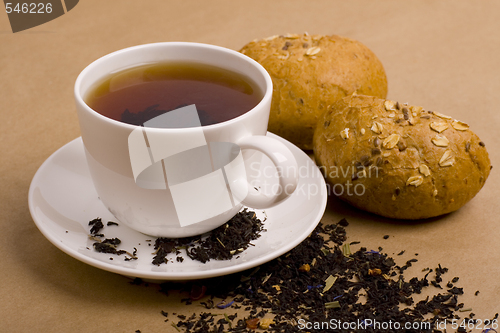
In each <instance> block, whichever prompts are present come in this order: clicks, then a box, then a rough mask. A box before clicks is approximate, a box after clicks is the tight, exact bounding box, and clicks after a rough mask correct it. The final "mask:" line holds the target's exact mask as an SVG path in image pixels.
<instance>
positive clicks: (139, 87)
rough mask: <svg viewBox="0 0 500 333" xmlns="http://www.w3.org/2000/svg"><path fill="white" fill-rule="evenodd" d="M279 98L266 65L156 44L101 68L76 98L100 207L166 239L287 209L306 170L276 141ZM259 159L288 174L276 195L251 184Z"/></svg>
mask: <svg viewBox="0 0 500 333" xmlns="http://www.w3.org/2000/svg"><path fill="white" fill-rule="evenodd" d="M272 90H273V87H272V81H271V78H270V76H269V74H268V73H267V72H266V70H265V69H264V68H263V67H262V66H261V65H260V64H258V63H257V62H255V61H254V60H252V59H250V58H249V57H247V56H245V55H243V54H241V53H239V52H236V51H233V50H230V49H226V48H223V47H218V46H214V45H208V44H200V43H188V42H165V43H153V44H146V45H140V46H134V47H130V48H127V49H123V50H120V51H116V52H114V53H111V54H108V55H106V56H104V57H102V58H100V59H98V60H96V61H94V62H93V63H91V64H90V65H89V66H87V67H86V68H85V69H84V70H83V71H82V72H81V73H80V75H79V76H78V78H77V80H76V83H75V90H74V94H75V101H76V108H77V114H78V120H79V124H80V130H81V135H82V140H83V144H84V148H85V155H86V158H87V163H88V167H89V170H90V174H91V177H92V180H93V183H94V186H95V188H96V191H97V194H98V195H99V198H100V200H101V201H102V202H103V204H104V205H105V206H106V207H107V208H108V210H109V211H110V212H111V213H112V214H113V215H114V216H115V217H116V218H117V219H118V220H119V221H120V222H121V223H123V224H126V225H127V226H129V227H130V228H132V229H135V230H137V231H139V232H142V233H145V234H148V235H152V236H161V237H187V236H192V235H198V234H202V233H204V232H207V231H210V230H212V229H214V228H216V227H218V226H220V225H222V224H224V223H225V222H227V221H228V220H230V219H231V217H233V216H234V215H235V214H237V212H238V211H239V210H241V208H242V207H243V206H247V207H250V208H255V209H265V208H269V207H272V206H274V205H276V204H279V203H280V202H282V201H283V200H285V199H286V198H287V197H288V196H289V195H290V194H291V193H293V191H294V190H295V188H296V186H297V182H298V172H297V169H298V166H297V162H296V160H295V158H294V156H293V154H292V153H291V151H290V150H289V149H288V148H287V147H286V146H285V145H284V144H283V143H282V142H280V141H278V140H276V139H274V138H272V137H269V136H266V133H267V124H268V120H269V111H270V105H271V97H272ZM256 152H258V153H256ZM256 154H257V155H258V154H260V155H261V156H267V158H269V159H270V160H271V161H272V162H273V164H274V166H275V168H276V170H279V172H277V173H276V174H277V175H278V182H279V187H278V190H277V191H275V193H271V194H269V193H262V192H260V191H259V190H258V189H257V188H255V187H254V186H252V184H251V182H250V181H249V178H248V174H249V172H250V170H249V168H248V161H249V160H251V159H252V158H253V157H255V155H256ZM252 156H253V157H252Z"/></svg>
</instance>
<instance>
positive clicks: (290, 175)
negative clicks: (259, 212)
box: [237, 135, 299, 209]
mask: <svg viewBox="0 0 500 333" xmlns="http://www.w3.org/2000/svg"><path fill="white" fill-rule="evenodd" d="M237 144H238V146H239V147H240V148H241V149H242V150H243V149H254V150H257V151H259V152H261V153H263V154H265V155H266V156H267V157H269V158H270V159H271V161H272V162H273V163H274V166H275V167H276V168H279V169H281V170H282V171H283V172H278V175H279V185H280V191H278V193H276V194H274V195H266V194H264V193H262V192H259V191H258V190H257V189H255V188H254V187H253V186H252V185H251V184H250V183H248V195H247V196H246V197H245V199H243V200H242V202H241V203H242V204H243V205H245V206H248V207H251V208H256V209H264V208H270V207H272V206H274V205H276V204H278V203H279V202H281V201H283V200H284V199H286V198H287V197H288V196H290V195H291V194H292V193H293V192H294V191H295V189H296V188H297V184H298V181H299V177H298V165H297V160H296V159H295V156H294V155H293V153H292V152H291V151H290V149H288V147H287V146H285V145H284V144H283V143H282V142H280V141H278V140H276V139H274V138H271V137H268V136H263V135H254V136H249V137H245V138H243V139H241V140H239V141H238V143H237ZM290 171H292V172H290Z"/></svg>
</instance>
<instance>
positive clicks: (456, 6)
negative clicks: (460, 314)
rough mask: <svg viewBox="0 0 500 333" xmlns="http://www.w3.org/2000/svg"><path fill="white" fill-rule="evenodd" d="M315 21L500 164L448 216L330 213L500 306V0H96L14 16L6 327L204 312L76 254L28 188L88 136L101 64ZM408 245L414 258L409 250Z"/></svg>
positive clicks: (114, 325)
mask: <svg viewBox="0 0 500 333" xmlns="http://www.w3.org/2000/svg"><path fill="white" fill-rule="evenodd" d="M304 31H307V32H309V33H311V34H312V33H317V34H338V35H341V36H346V37H349V38H353V39H356V40H359V41H361V42H362V43H364V44H365V45H367V46H368V47H369V48H370V49H371V50H372V51H374V53H375V54H376V55H377V56H378V57H379V59H380V60H381V61H382V63H383V64H384V67H385V69H386V72H387V76H388V81H389V97H390V98H391V99H394V100H399V101H401V102H406V101H407V102H410V103H412V104H415V105H421V106H423V107H425V108H426V109H430V110H435V111H439V112H442V113H444V114H450V115H452V116H453V117H454V118H457V119H460V120H462V121H465V122H467V123H468V124H470V126H471V129H472V130H473V131H474V132H476V133H477V134H478V135H479V137H480V138H481V139H482V140H483V141H484V142H485V143H486V147H487V149H488V151H489V154H490V158H491V162H492V165H493V166H494V168H493V170H492V173H491V175H490V177H489V179H488V180H487V182H486V185H485V186H484V188H483V189H482V190H481V192H480V193H479V194H478V195H477V196H476V197H475V198H474V199H473V200H472V201H470V202H469V203H468V204H467V205H466V206H465V207H463V208H462V209H460V210H459V211H457V212H455V213H452V214H449V215H446V216H442V217H440V218H435V219H432V220H430V221H423V222H414V223H404V222H397V221H389V220H387V219H384V218H381V217H377V216H373V215H370V214H367V213H364V212H361V211H358V210H356V209H354V208H352V207H350V206H348V205H346V204H344V203H342V202H340V201H339V200H337V199H335V198H330V200H329V204H328V207H327V211H326V213H325V216H324V217H323V222H325V223H331V222H337V221H338V220H339V219H341V218H343V217H345V218H347V219H348V221H349V222H350V226H349V227H348V228H347V231H348V236H349V239H348V241H360V242H361V244H360V246H361V245H362V246H365V247H367V248H375V249H376V248H377V247H378V246H382V247H383V248H384V251H385V252H387V253H389V254H390V255H391V256H392V255H393V256H394V257H395V258H396V259H397V261H398V263H400V264H404V262H405V261H406V260H408V259H410V258H413V257H414V254H415V253H418V257H417V258H418V259H419V262H418V263H416V264H415V265H414V267H412V268H410V269H409V270H408V271H407V272H408V275H409V276H411V274H414V275H415V276H422V273H421V270H422V268H425V267H431V268H434V267H436V266H437V265H438V264H439V263H440V264H441V265H443V266H445V267H448V268H449V272H448V273H447V275H445V276H444V279H445V281H448V280H451V279H452V278H453V277H454V276H459V277H460V281H459V283H458V284H457V286H459V287H463V288H464V291H465V295H463V297H461V302H464V303H465V307H470V308H472V309H473V312H474V313H475V314H476V318H479V319H488V318H491V317H493V315H494V314H495V313H497V312H499V311H500V299H499V295H500V282H499V279H498V276H500V264H499V258H500V226H499V224H498V222H499V219H500V217H499V216H500V205H499V202H498V198H499V197H500V193H499V192H500V189H499V188H500V176H499V173H498V170H497V167H500V154H499V150H498V148H497V147H499V146H500V140H499V135H498V128H500V113H499V112H498V108H499V107H498V106H499V105H500V94H499V91H500V80H499V77H500V66H499V65H498V59H499V54H500V39H499V31H500V3H499V2H496V1H486V0H485V1H480V2H477V1H475V2H473V1H465V0H464V1H418V2H417V1H411V2H410V1H404V2H403V1H383V2H381V1H368V0H367V1H359V0H357V1H326V0H325V1H307V2H306V1H261V0H258V1H245V2H242V1H209V2H206V1H160V0H151V1H132V0H119V1H97V0H86V1H80V2H79V3H78V4H77V5H76V6H75V7H74V8H73V9H72V10H71V12H68V13H67V14H65V15H62V16H61V17H59V18H57V19H55V20H53V21H50V22H48V23H45V24H43V25H40V26H37V27H34V28H32V29H29V30H26V31H24V32H19V33H15V34H14V33H12V30H11V28H10V25H9V21H8V18H7V14H6V13H4V12H3V10H2V13H0V138H1V140H0V152H1V158H0V196H1V197H0V230H1V234H2V237H1V240H0V254H1V259H0V272H2V278H1V281H2V282H1V284H0V331H2V332H32V331H33V330H36V331H37V332H70V331H71V332H75V333H76V332H91V331H92V332H135V331H136V330H140V331H141V332H159V331H165V332H170V331H174V332H175V330H174V329H173V328H172V327H171V326H170V322H171V321H175V317H171V321H170V322H167V323H165V322H164V319H165V318H164V317H163V316H162V315H161V313H160V311H161V310H163V311H166V312H169V313H173V312H177V313H184V314H191V313H193V312H194V313H199V312H201V311H203V308H201V307H197V306H194V305H193V306H190V307H186V306H185V305H183V304H182V303H181V302H180V299H181V298H183V297H186V296H187V294H185V293H184V294H179V293H176V292H172V293H171V295H170V296H168V297H167V296H166V295H164V294H162V293H160V292H159V291H158V286H156V285H150V286H148V287H145V286H134V285H131V284H129V281H130V280H129V279H128V278H126V277H123V276H119V275H116V274H113V273H109V272H106V271H102V270H100V269H97V268H94V267H91V266H89V265H86V264H84V263H82V262H80V261H78V260H76V259H73V258H71V257H70V256H68V255H66V254H65V253H63V252H61V251H60V250H58V249H57V248H56V247H55V246H53V245H52V244H51V243H50V242H49V241H48V240H46V239H45V238H44V236H43V235H42V234H41V233H40V232H39V231H38V229H37V227H36V226H35V224H34V222H33V220H32V218H31V216H30V213H29V210H28V200H27V197H28V188H29V185H30V182H31V179H32V177H33V176H34V174H35V172H36V170H37V169H38V168H39V167H40V165H41V164H42V163H43V161H44V160H45V159H46V158H48V157H49V156H50V155H51V154H52V153H53V152H54V151H56V150H57V149H58V148H59V147H61V146H63V145H64V144H66V143H67V142H69V141H70V140H72V139H74V138H76V137H78V136H79V135H80V134H79V127H78V121H77V118H76V112H75V107H74V102H73V84H74V81H75V79H76V77H77V75H78V73H79V72H80V71H81V70H82V69H83V68H84V67H85V66H86V65H87V64H89V63H90V62H92V61H93V60H95V59H97V58H99V57H101V56H103V55H105V54H107V53H109V52H112V51H115V50H118V49H121V48H124V47H128V46H133V45H137V44H143V43H150V42H161V41H193V42H203V43H211V44H216V45H220V46H225V47H228V48H232V49H239V48H240V47H242V46H243V45H244V44H245V43H247V42H249V41H251V40H253V39H255V38H263V37H266V36H270V35H274V34H283V33H288V32H290V33H302V32H304ZM384 235H390V237H389V239H387V240H385V239H383V236H384ZM401 250H405V251H406V252H405V254H404V255H402V256H396V254H397V253H399V252H400V251H401ZM447 279H448V280H447ZM476 290H479V291H480V293H479V294H478V295H477V296H474V293H475V291H476ZM240 311H241V310H240ZM226 312H228V313H229V312H231V311H229V310H228V309H226ZM245 315H247V314H245V313H244V312H241V314H240V317H243V316H245ZM465 315H467V313H465Z"/></svg>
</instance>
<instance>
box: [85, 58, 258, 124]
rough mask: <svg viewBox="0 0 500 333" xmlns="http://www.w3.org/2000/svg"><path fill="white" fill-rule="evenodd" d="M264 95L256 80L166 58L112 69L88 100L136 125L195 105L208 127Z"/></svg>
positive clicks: (103, 111) (107, 113)
mask: <svg viewBox="0 0 500 333" xmlns="http://www.w3.org/2000/svg"><path fill="white" fill-rule="evenodd" d="M262 96H263V93H262V91H261V90H260V89H259V88H258V87H257V85H256V84H255V83H254V82H253V81H251V80H250V79H249V78H247V77H244V76H242V75H241V74H237V73H234V72H232V71H229V70H225V69H221V68H218V67H214V66H209V65H203V64H197V63H187V62H165V63H156V64H148V65H142V66H138V67H133V68H130V69H125V70H122V71H120V72H117V73H113V74H111V75H109V76H108V77H106V78H105V79H103V80H102V81H101V82H99V83H98V84H96V85H95V86H94V87H92V89H90V91H89V93H88V94H87V96H85V101H86V103H87V105H88V106H90V107H91V108H92V109H93V110H95V111H97V112H99V113H100V114H102V115H104V116H106V117H108V118H111V119H114V120H118V121H122V122H124V123H128V124H133V125H142V124H143V123H144V122H145V121H147V120H150V119H152V118H154V117H157V116H159V115H161V114H163V113H165V112H168V111H171V110H175V109H177V108H180V107H183V106H186V105H191V104H195V106H196V108H197V110H198V115H199V117H200V121H201V125H203V126H204V125H211V124H216V123H220V122H224V121H226V120H230V119H233V118H236V117H238V116H240V115H242V114H244V113H245V112H247V111H250V110H251V109H252V108H253V107H255V106H256V105H257V104H258V103H259V102H260V100H261V99H262Z"/></svg>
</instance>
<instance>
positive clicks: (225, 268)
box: [28, 133, 327, 281]
mask: <svg viewBox="0 0 500 333" xmlns="http://www.w3.org/2000/svg"><path fill="white" fill-rule="evenodd" d="M268 136H272V137H275V138H276V139H278V140H280V141H282V142H283V143H284V144H286V145H287V146H288V147H289V148H290V150H291V151H292V152H293V154H294V155H295V157H296V159H297V161H298V164H299V171H300V172H299V177H300V180H299V185H298V187H297V190H296V191H295V192H294V193H293V194H292V195H291V196H290V197H289V198H288V199H287V200H285V201H284V202H283V203H281V204H279V205H277V206H275V207H273V208H270V209H266V210H265V211H261V210H257V211H256V213H257V216H258V217H259V218H260V219H261V220H264V219H265V222H264V227H265V229H267V231H265V232H262V233H261V237H260V238H258V239H257V240H255V241H253V242H252V244H254V245H255V246H250V247H249V248H248V249H247V250H245V251H244V252H242V253H240V254H239V257H235V258H233V259H231V260H223V261H219V260H210V261H209V262H207V263H205V264H203V263H201V262H198V261H193V260H191V259H190V258H189V257H188V256H187V255H185V254H183V255H182V256H183V257H184V261H183V262H176V260H175V255H172V260H171V261H169V262H168V264H162V265H160V266H156V265H153V264H152V263H151V261H152V258H153V255H152V252H153V251H154V248H153V246H154V240H155V238H154V237H151V236H147V235H144V234H141V233H139V232H137V231H134V230H132V229H130V228H128V227H127V226H125V225H122V224H120V225H119V226H105V227H104V229H102V231H101V232H102V233H103V234H104V235H105V236H106V238H113V237H118V238H119V239H120V240H121V241H122V243H121V244H120V245H119V246H118V248H119V249H124V250H127V251H129V252H132V251H133V249H134V247H135V248H137V257H138V259H137V260H130V261H125V260H124V258H125V256H124V255H121V256H117V255H113V254H104V253H98V252H96V251H95V250H94V249H93V247H92V244H93V243H94V241H92V240H90V239H89V238H88V235H89V230H90V228H89V226H88V222H89V221H90V220H92V219H94V218H96V217H101V218H102V221H103V223H104V225H106V222H107V221H116V219H115V218H114V217H113V215H111V213H110V212H109V211H108V210H107V209H106V208H105V207H104V205H103V204H102V203H101V201H100V200H99V198H98V196H97V193H96V191H95V189H94V185H93V184H92V180H91V178H90V174H89V170H88V168H87V163H86V160H85V155H84V151H83V143H82V140H81V138H77V139H75V140H73V141H71V142H69V143H68V144H66V145H65V146H63V147H62V148H60V149H59V150H57V151H56V152H55V153H54V154H52V156H50V157H49V158H48V159H47V160H46V161H45V162H44V163H43V164H42V166H41V167H40V168H39V169H38V171H37V173H36V174H35V176H34V178H33V180H32V182H31V186H30V190H29V197H28V201H29V208H30V212H31V216H32V217H33V220H34V221H35V224H36V225H37V227H38V229H40V231H41V232H42V234H43V235H44V236H45V237H46V238H47V239H48V240H49V241H50V242H51V243H52V244H54V245H55V246H57V247H58V248H59V249H61V250H62V251H64V252H65V253H67V254H69V255H70V256H72V257H74V258H76V259H78V260H80V261H83V262H84V263H87V264H89V265H92V266H94V267H98V268H101V269H104V270H106V271H109V272H114V273H118V274H122V275H125V276H129V277H139V278H143V279H148V280H152V281H166V280H190V279H202V278H210V277H215V276H221V275H226V274H230V273H235V272H239V271H243V270H246V269H249V268H252V267H255V266H258V265H260V264H263V263H265V262H268V261H270V260H272V259H274V258H276V257H278V256H280V255H282V254H284V253H286V252H288V251H289V250H291V249H292V248H294V247H295V246H297V245H298V244H299V243H300V242H302V241H303V240H304V239H305V238H306V237H307V236H308V235H309V234H310V233H311V232H312V231H313V230H314V228H315V227H316V226H317V224H318V223H319V221H320V220H321V217H322V216H323V213H324V211H325V208H326V201H327V193H326V186H325V181H324V179H323V177H322V175H321V172H320V171H319V169H318V168H317V167H316V166H315V164H314V163H313V161H312V160H311V159H310V158H309V156H307V155H306V154H305V153H304V152H303V151H302V150H300V149H299V148H297V147H296V146H294V145H293V144H291V143H290V142H288V141H286V140H284V139H282V138H280V137H278V136H276V135H274V134H272V133H268ZM266 218H267V219H266ZM147 240H151V241H150V242H148V241H147ZM149 244H151V245H149ZM110 258H113V260H111V259H110Z"/></svg>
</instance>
